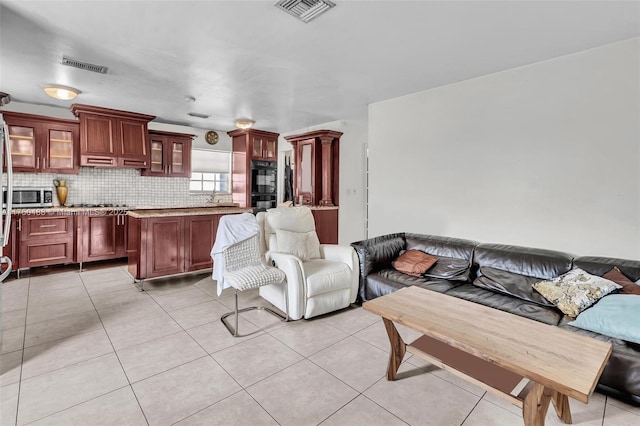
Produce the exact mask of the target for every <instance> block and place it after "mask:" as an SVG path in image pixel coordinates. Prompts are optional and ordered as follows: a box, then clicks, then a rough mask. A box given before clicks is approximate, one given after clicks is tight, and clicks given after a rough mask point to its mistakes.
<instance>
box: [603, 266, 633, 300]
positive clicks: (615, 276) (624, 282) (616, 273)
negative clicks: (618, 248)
mask: <svg viewBox="0 0 640 426" xmlns="http://www.w3.org/2000/svg"><path fill="white" fill-rule="evenodd" d="M602 278H604V279H606V280H609V281H613V282H614V283H616V284H618V285H619V286H622V290H620V294H636V295H640V285H638V284H636V283H634V282H633V281H631V280H630V279H629V278H627V276H626V275H624V274H623V273H622V272H621V271H620V269H618V268H617V267H615V266H614V267H613V268H612V269H611V270H610V271H609V272H607V273H606V274H604V275H603V276H602Z"/></svg>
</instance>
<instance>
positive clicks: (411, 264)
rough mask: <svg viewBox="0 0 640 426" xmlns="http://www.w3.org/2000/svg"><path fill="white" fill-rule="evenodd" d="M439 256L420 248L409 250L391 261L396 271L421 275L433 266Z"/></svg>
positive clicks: (416, 275)
mask: <svg viewBox="0 0 640 426" xmlns="http://www.w3.org/2000/svg"><path fill="white" fill-rule="evenodd" d="M437 260H438V258H436V257H433V256H431V255H428V254H427V253H425V252H423V251H420V250H407V251H405V252H404V253H402V254H401V255H400V256H399V257H398V258H397V259H396V260H394V261H393V262H391V264H392V265H393V267H394V268H395V270H396V271H400V272H402V273H405V274H407V275H412V276H414V277H419V276H421V275H422V274H424V273H425V271H426V270H427V269H429V268H431V267H432V266H433V264H434V263H436V261H437Z"/></svg>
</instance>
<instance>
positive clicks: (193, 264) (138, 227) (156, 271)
mask: <svg viewBox="0 0 640 426" xmlns="http://www.w3.org/2000/svg"><path fill="white" fill-rule="evenodd" d="M234 213H237V212H234ZM223 214H226V213H223ZM223 214H195V215H194V214H191V215H190V214H185V215H181V216H164V217H163V216H157V217H132V216H129V218H128V219H129V226H128V231H127V237H128V239H129V241H130V243H129V244H130V247H129V248H130V251H129V273H130V274H131V275H133V276H134V277H135V278H136V279H138V280H144V279H147V278H155V277H162V276H166V275H174V274H180V273H183V272H193V271H200V270H204V269H210V268H212V267H213V262H212V260H211V254H210V253H211V248H212V247H213V244H214V242H215V238H216V233H217V232H218V223H219V221H220V217H222V215H223Z"/></svg>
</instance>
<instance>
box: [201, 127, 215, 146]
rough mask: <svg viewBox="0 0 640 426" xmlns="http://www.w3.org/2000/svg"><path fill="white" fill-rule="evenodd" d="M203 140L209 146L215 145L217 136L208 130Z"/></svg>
mask: <svg viewBox="0 0 640 426" xmlns="http://www.w3.org/2000/svg"><path fill="white" fill-rule="evenodd" d="M204 140H205V141H206V142H207V143H208V144H209V145H215V144H217V143H218V134H217V133H216V132H214V131H213V130H209V131H208V132H207V133H205V134H204Z"/></svg>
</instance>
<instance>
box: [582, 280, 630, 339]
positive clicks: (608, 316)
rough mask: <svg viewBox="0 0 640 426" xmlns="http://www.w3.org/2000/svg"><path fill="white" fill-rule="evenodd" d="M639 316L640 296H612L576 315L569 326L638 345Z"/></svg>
mask: <svg viewBox="0 0 640 426" xmlns="http://www.w3.org/2000/svg"><path fill="white" fill-rule="evenodd" d="M634 285H635V284H634ZM639 316H640V295H624V294H612V295H610V296H607V297H605V298H604V299H602V300H601V301H599V302H598V303H596V305H595V306H594V307H592V308H589V309H587V310H586V311H584V312H583V313H581V314H580V315H578V318H577V319H576V320H575V321H572V322H570V323H569V325H572V326H574V327H579V328H582V329H584V330H589V331H593V332H595V333H600V334H604V335H605V336H611V337H617V338H618V339H622V340H626V341H627V342H633V343H637V344H639V345H640V327H638V319H639Z"/></svg>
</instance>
